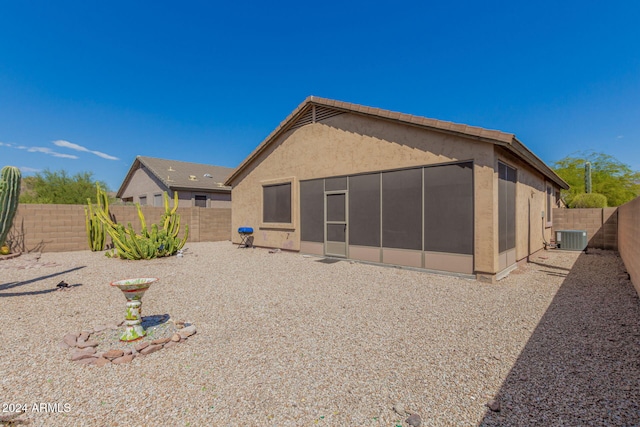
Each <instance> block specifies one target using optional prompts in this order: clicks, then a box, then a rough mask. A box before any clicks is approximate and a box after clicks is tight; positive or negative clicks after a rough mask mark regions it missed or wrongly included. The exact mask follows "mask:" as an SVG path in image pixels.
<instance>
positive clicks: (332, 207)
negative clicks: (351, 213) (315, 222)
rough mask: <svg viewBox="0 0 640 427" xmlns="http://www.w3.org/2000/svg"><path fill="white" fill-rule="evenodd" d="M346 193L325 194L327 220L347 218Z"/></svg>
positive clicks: (343, 219)
mask: <svg viewBox="0 0 640 427" xmlns="http://www.w3.org/2000/svg"><path fill="white" fill-rule="evenodd" d="M346 207H347V206H346V195H345V194H344V193H342V194H327V221H345V220H346V219H347V213H346V212H345V210H346Z"/></svg>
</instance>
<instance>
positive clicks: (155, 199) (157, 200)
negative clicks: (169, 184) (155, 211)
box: [153, 194, 162, 206]
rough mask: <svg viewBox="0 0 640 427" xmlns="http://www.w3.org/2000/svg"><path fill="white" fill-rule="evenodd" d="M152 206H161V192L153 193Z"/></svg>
mask: <svg viewBox="0 0 640 427" xmlns="http://www.w3.org/2000/svg"><path fill="white" fill-rule="evenodd" d="M153 206H162V194H154V195H153Z"/></svg>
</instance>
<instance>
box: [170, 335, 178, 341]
mask: <svg viewBox="0 0 640 427" xmlns="http://www.w3.org/2000/svg"><path fill="white" fill-rule="evenodd" d="M171 341H173V342H179V341H180V334H173V336H172V337H171Z"/></svg>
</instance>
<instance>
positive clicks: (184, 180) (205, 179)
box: [116, 156, 233, 208]
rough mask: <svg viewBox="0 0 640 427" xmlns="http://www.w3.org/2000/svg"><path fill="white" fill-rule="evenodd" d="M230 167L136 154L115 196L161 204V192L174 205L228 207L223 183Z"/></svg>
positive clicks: (228, 194) (227, 193)
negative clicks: (172, 199)
mask: <svg viewBox="0 0 640 427" xmlns="http://www.w3.org/2000/svg"><path fill="white" fill-rule="evenodd" d="M231 172H233V168H226V167H221V166H211V165H204V164H201V163H190V162H180V161H177V160H166V159H158V158H154V157H145V156H137V157H136V159H135V160H134V162H133V164H132V165H131V167H130V168H129V172H128V173H127V176H126V177H125V178H124V181H122V184H121V185H120V189H119V190H118V192H117V193H116V197H117V198H119V199H121V200H122V201H124V202H136V203H140V204H141V205H149V206H162V204H163V200H162V193H163V192H165V191H166V192H167V193H168V194H169V196H170V197H173V192H174V191H177V192H178V206H182V207H190V206H199V207H203V208H231V187H228V186H226V185H225V184H224V182H225V180H226V179H227V177H228V176H229V175H230V174H231Z"/></svg>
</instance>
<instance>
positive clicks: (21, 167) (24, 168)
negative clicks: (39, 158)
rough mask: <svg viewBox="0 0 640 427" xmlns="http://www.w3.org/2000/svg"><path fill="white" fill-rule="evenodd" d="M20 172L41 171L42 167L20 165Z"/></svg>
mask: <svg viewBox="0 0 640 427" xmlns="http://www.w3.org/2000/svg"><path fill="white" fill-rule="evenodd" d="M18 169H20V172H24V173H29V172H40V171H41V170H42V169H36V168H30V167H29V166H20V167H19V168H18Z"/></svg>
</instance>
